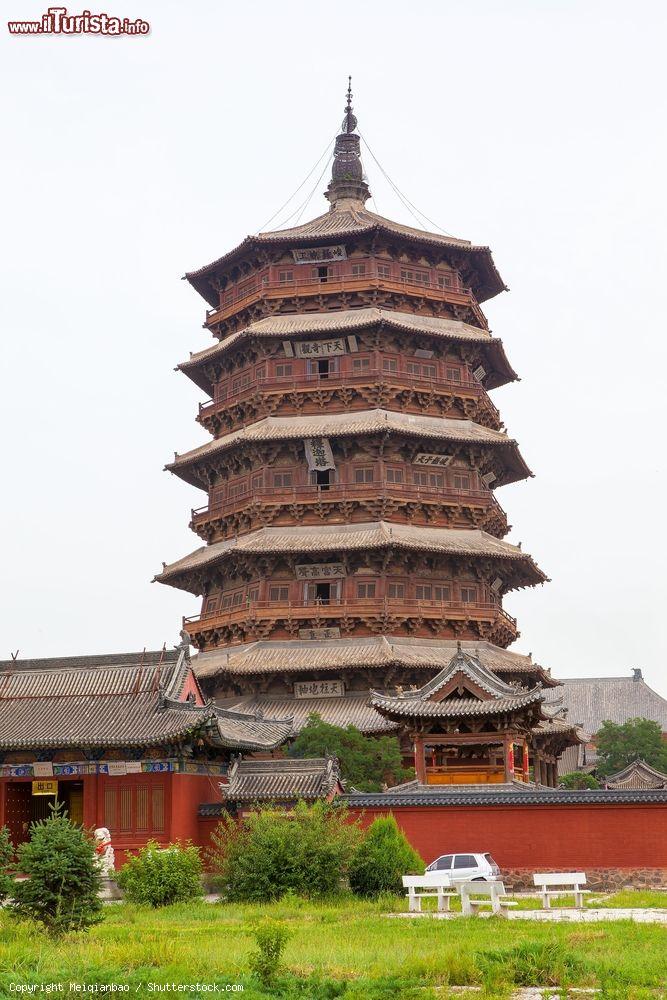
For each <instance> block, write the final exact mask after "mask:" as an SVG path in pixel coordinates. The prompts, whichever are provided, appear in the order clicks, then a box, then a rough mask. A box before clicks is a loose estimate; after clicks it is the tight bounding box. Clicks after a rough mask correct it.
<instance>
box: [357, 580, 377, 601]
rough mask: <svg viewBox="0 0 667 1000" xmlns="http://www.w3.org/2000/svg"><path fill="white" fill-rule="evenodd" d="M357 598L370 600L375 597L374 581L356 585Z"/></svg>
mask: <svg viewBox="0 0 667 1000" xmlns="http://www.w3.org/2000/svg"><path fill="white" fill-rule="evenodd" d="M357 597H359V598H367V599H368V598H371V597H375V581H374V580H366V581H364V582H363V583H358V584H357Z"/></svg>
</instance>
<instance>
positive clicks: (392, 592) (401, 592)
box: [387, 582, 405, 601]
mask: <svg viewBox="0 0 667 1000" xmlns="http://www.w3.org/2000/svg"><path fill="white" fill-rule="evenodd" d="M387 596H388V597H392V598H394V600H399V601H402V600H404V599H405V584H404V583H400V582H394V583H390V584H389V587H388V588H387Z"/></svg>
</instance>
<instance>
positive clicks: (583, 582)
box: [0, 0, 667, 695]
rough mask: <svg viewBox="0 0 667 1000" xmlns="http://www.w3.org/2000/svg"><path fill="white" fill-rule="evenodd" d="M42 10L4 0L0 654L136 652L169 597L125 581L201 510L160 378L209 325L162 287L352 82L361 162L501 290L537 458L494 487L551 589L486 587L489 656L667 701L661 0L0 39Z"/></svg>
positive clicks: (162, 620) (153, 19)
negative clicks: (501, 647) (492, 596)
mask: <svg viewBox="0 0 667 1000" xmlns="http://www.w3.org/2000/svg"><path fill="white" fill-rule="evenodd" d="M46 6H47V5H46V3H43V4H42V3H40V0H34V2H33V0H31V2H25V0H11V2H6V0H3V17H2V21H1V22H0V32H1V33H2V35H1V37H2V52H1V53H0V67H1V68H0V72H2V74H3V76H4V80H3V93H4V95H5V98H6V105H5V109H4V113H3V117H2V130H3V139H4V143H3V146H4V155H3V156H2V161H1V169H2V172H3V174H4V178H3V187H2V190H3V192H4V197H3V212H2V230H3V237H4V238H3V239H2V256H3V261H2V269H1V273H2V284H3V288H2V295H1V297H0V308H1V309H2V335H3V346H2V361H3V365H2V369H3V370H2V386H1V392H0V407H1V408H2V424H1V426H2V458H3V461H2V471H3V474H4V475H3V488H2V491H1V494H0V503H1V505H2V514H1V524H2V534H3V542H2V571H3V572H2V596H1V601H0V608H1V611H0V616H1V621H0V658H4V657H7V656H9V653H10V651H16V650H17V649H19V650H20V655H21V656H22V657H32V656H62V655H73V654H81V653H102V652H112V651H127V650H134V649H141V648H143V647H144V646H146V647H147V648H156V647H159V646H160V645H161V644H162V643H163V642H164V641H166V642H167V643H169V644H171V643H174V642H176V641H177V640H178V630H179V627H180V616H181V615H182V614H194V613H196V612H197V610H198V601H197V599H195V598H194V597H192V596H191V595H188V594H184V593H181V592H179V591H176V590H173V589H171V588H168V587H163V586H160V585H158V584H152V583H151V582H150V581H151V577H152V576H153V574H154V573H155V572H156V571H158V570H159V569H160V565H161V561H162V560H165V561H167V562H169V561H172V560H174V559H176V558H178V557H179V556H181V555H184V554H185V553H186V552H188V551H190V550H192V549H194V548H196V547H197V545H198V544H199V541H198V539H197V537H196V536H195V535H193V534H192V533H191V532H190V530H189V529H188V527H187V524H188V520H189V512H190V508H191V507H198V506H200V505H201V504H202V503H204V502H205V501H204V497H203V494H202V493H200V491H198V490H195V489H194V488H192V487H190V486H187V485H186V484H184V483H182V482H180V481H179V480H178V479H176V478H174V477H172V476H170V475H169V474H168V473H164V472H162V471H161V470H162V466H163V464H164V463H165V462H166V461H168V460H169V459H170V458H171V457H172V456H173V452H174V451H175V450H177V451H185V450H187V449H188V448H190V447H193V446H195V445H196V444H198V443H200V442H202V441H203V440H205V439H207V436H206V435H205V433H204V432H203V431H202V430H201V428H199V426H198V425H197V424H196V423H195V422H194V416H195V413H196V408H197V402H198V400H199V399H201V398H203V397H202V394H201V393H200V392H199V390H197V389H196V387H195V386H194V385H193V384H191V383H190V382H189V381H188V379H186V378H185V376H183V375H180V374H176V373H174V371H173V368H174V366H175V365H176V364H177V363H178V362H179V361H181V360H183V359H184V358H186V357H187V355H188V352H189V351H191V350H192V351H194V350H200V349H202V348H203V347H206V346H208V344H209V343H210V342H211V341H210V338H209V337H208V335H207V334H206V333H205V331H204V330H202V328H201V324H202V322H203V319H204V309H205V303H204V301H203V300H202V299H200V298H199V296H198V295H197V294H196V293H195V292H194V290H193V289H192V288H191V287H190V286H189V285H188V284H187V283H186V282H183V281H181V280H180V277H181V275H182V274H183V273H184V272H185V271H186V270H191V269H193V268H196V267H198V266H201V265H203V264H205V263H208V262H209V261H211V260H213V259H214V258H216V257H218V256H220V255H221V254H222V253H223V252H225V251H227V250H229V249H231V248H232V247H233V246H234V245H235V244H236V243H238V242H239V241H240V240H241V239H242V238H243V237H244V236H245V235H246V234H247V233H250V232H254V231H256V230H258V229H259V228H260V227H261V226H262V225H263V224H264V223H265V222H266V220H267V219H269V217H270V216H271V215H272V214H273V213H274V212H275V211H276V209H277V208H278V207H279V206H280V205H281V204H282V203H283V202H284V201H285V199H286V198H287V197H288V196H289V194H290V193H291V192H292V191H293V190H294V188H296V186H297V185H298V184H299V183H300V181H302V180H303V178H304V176H305V175H306V174H307V173H308V171H309V170H310V169H311V167H312V166H313V164H314V163H315V161H316V160H317V158H318V157H319V155H320V153H321V152H322V151H323V149H324V148H325V146H326V144H327V142H328V141H329V140H330V139H331V138H332V137H333V135H334V134H335V133H336V131H338V128H339V125H340V121H341V118H342V111H343V107H344V92H345V88H346V84H347V74H348V73H351V74H352V75H353V86H354V95H355V99H354V105H355V112H356V114H357V115H358V118H359V128H360V131H361V132H362V134H363V135H364V136H365V138H366V139H367V140H368V142H369V144H370V146H371V148H372V149H373V151H374V153H375V155H376V156H377V157H378V159H379V161H380V163H381V164H382V166H383V167H384V169H385V170H386V171H387V173H388V174H389V175H390V177H391V178H392V179H393V180H394V182H395V183H396V184H397V185H398V187H399V188H400V189H401V190H402V191H403V192H404V193H405V194H406V195H407V196H408V198H409V199H410V200H411V201H412V202H414V203H415V205H416V206H418V208H419V209H420V210H421V211H422V212H424V213H426V215H427V216H429V217H430V218H431V219H433V220H435V222H436V223H437V224H438V225H439V226H440V227H442V228H444V229H445V230H447V231H448V232H449V233H452V234H454V235H456V236H460V237H464V238H467V239H471V240H473V241H474V242H476V243H482V244H488V245H489V246H491V248H492V250H493V253H494V256H495V260H496V264H497V265H498V267H499V269H500V272H501V274H502V275H503V277H504V279H505V281H506V283H507V284H508V286H509V287H510V292H509V294H507V293H505V294H503V295H500V296H498V298H497V299H495V300H493V301H491V302H489V303H487V304H486V305H485V307H484V308H485V310H486V312H487V315H488V317H489V322H490V325H491V328H492V330H493V332H494V334H495V335H496V336H498V337H501V338H502V339H503V341H504V343H505V347H506V350H507V353H508V355H509V358H510V361H511V362H512V364H513V365H514V367H515V369H516V370H517V371H518V373H519V375H520V376H521V382H518V383H514V384H512V385H510V386H507V387H504V388H502V389H500V390H497V391H495V392H494V393H493V397H494V400H495V402H496V404H497V405H498V406H499V407H500V409H501V411H502V415H503V418H504V420H505V423H506V425H507V429H508V432H509V433H510V435H511V436H512V437H515V438H516V439H517V440H518V441H519V443H520V445H521V448H522V452H523V455H524V457H525V458H526V460H527V462H528V464H529V465H530V467H531V468H532V469H533V471H534V473H535V478H534V479H531V480H529V481H527V482H524V483H519V484H516V485H514V486H510V487H506V488H504V489H503V490H500V491H499V494H498V496H499V500H500V502H501V504H502V505H503V506H504V507H505V509H506V510H507V511H508V514H509V518H510V522H511V523H512V524H513V525H514V529H513V531H512V533H511V534H510V535H509V536H508V537H509V539H510V540H511V541H514V542H517V541H521V542H522V543H523V547H524V549H525V550H527V551H529V552H530V553H531V554H533V555H534V556H535V558H536V559H537V561H538V563H539V564H540V565H541V567H542V568H543V569H544V570H545V572H546V573H547V574H548V575H549V576H550V577H551V579H552V582H551V583H549V584H547V585H545V586H544V587H538V588H535V589H533V590H527V591H525V592H521V593H519V594H515V595H512V596H510V597H509V598H508V599H507V602H506V606H507V608H508V610H509V611H510V612H511V613H512V614H515V615H517V616H518V618H519V625H520V628H521V632H522V635H521V638H520V639H519V641H518V643H517V649H520V650H522V651H524V652H527V651H532V652H533V655H534V657H535V658H536V659H538V660H539V661H540V662H541V663H543V664H544V665H546V666H550V667H551V668H552V669H553V671H554V673H555V674H556V675H560V676H586V675H610V674H627V673H628V672H629V671H630V668H631V667H642V668H643V670H644V675H645V677H646V678H647V679H648V681H649V683H651V684H652V685H653V686H654V687H656V688H657V689H658V690H660V691H661V692H662V693H663V694H665V695H667V674H666V671H665V664H666V661H667V656H666V653H667V642H666V639H665V625H664V623H665V554H666V553H665V541H664V538H665V530H664V527H663V521H662V517H663V511H664V505H665V486H666V478H667V477H666V474H665V444H664V439H665V433H664V423H665V409H664V408H665V363H666V361H667V359H666V357H665V353H666V352H665V336H664V318H663V315H662V310H663V298H664V296H663V287H664V274H665V266H666V260H665V239H664V230H665V223H666V221H667V219H666V212H665V193H664V189H665V177H667V164H666V163H665V134H664V125H665V83H666V79H665V69H664V65H665V58H664V37H665V34H664V32H665V23H664V20H665V15H664V12H665V5H664V4H662V3H660V2H655V3H650V2H639V3H637V2H635V3H634V4H628V3H627V2H622V3H621V2H617V0H611V2H610V0H606V2H597V0H589V2H586V0H571V2H569V0H561V2H546V0H545V2H540V0H533V2H528V0H505V2H500V0H494V2H491V0H487V2H484V0H477V2H475V3H472V2H469V0H461V2H448V0H433V2H429V0H422V2H421V3H419V4H406V3H405V2H400V3H397V2H393V0H382V2H377V0H373V2H366V3H357V4H339V5H338V4H328V3H327V4H324V3H318V2H313V0H311V2H293V0H292V2H291V0H281V2H280V3H277V2H267V0H255V2H253V0H246V2H244V3H239V4H234V3H231V2H229V0H227V2H217V3H214V2H199V3H191V4H186V3H171V2H164V0H161V2H159V3H156V2H153V0H109V3H108V4H105V5H104V9H105V10H106V11H107V12H108V13H110V14H118V15H122V16H127V17H130V18H136V17H141V18H143V19H145V20H147V21H149V22H150V25H151V31H150V34H149V35H147V36H145V37H132V38H120V39H119V38H101V37H92V36H61V37H50V38H49V37H41V38H35V37H28V38H17V37H15V36H9V34H8V33H7V32H6V25H5V22H6V21H7V20H8V19H26V18H34V19H38V18H39V17H40V16H41V14H42V13H43V11H44V10H45V9H46ZM87 6H88V7H89V9H91V10H93V12H96V11H97V7H96V6H95V3H94V2H93V3H89V4H88V5H87ZM79 9H80V8H79V7H78V6H77V7H76V8H75V7H74V6H72V7H71V8H70V12H75V11H76V12H78V11H79ZM365 167H366V171H367V174H368V177H369V181H370V184H371V188H372V191H373V194H374V196H375V207H376V208H377V210H378V211H379V212H380V213H381V214H383V215H388V216H391V217H392V218H395V219H397V220H400V221H403V222H407V223H413V224H414V220H413V219H412V218H411V216H410V214H409V213H408V212H407V211H406V209H405V208H404V207H403V205H402V204H401V203H400V201H399V200H398V199H397V198H396V197H395V195H394V194H393V193H392V192H391V189H390V187H389V185H388V184H387V182H386V181H385V180H384V178H383V177H382V175H381V173H380V171H379V170H378V168H377V167H376V165H375V163H374V162H373V161H372V160H370V158H369V157H368V156H367V155H366V157H365ZM316 179H317V172H316V174H314V175H313V178H311V180H310V181H309V182H308V185H306V186H305V187H304V188H303V190H302V192H301V194H300V196H299V199H297V202H296V203H295V206H294V207H296V204H297V203H298V202H299V201H301V200H303V197H304V196H305V194H307V193H308V191H309V190H310V188H311V187H312V186H313V183H314V181H315V180H316ZM326 180H327V178H326V177H325V178H323V179H322V181H321V182H320V184H319V186H318V188H317V190H316V192H315V193H314V195H313V198H312V200H311V202H310V204H309V205H308V207H307V209H306V210H305V212H304V214H303V216H302V221H305V220H306V219H307V218H308V217H313V216H315V215H318V214H320V213H321V212H323V211H324V210H325V208H326V207H327V203H326V202H325V201H324V199H323V197H322V194H321V192H322V191H323V190H324V188H325V186H326ZM370 207H371V208H373V207H374V206H373V205H371V206H370ZM280 221H281V220H280V217H278V218H277V219H276V223H277V222H280ZM274 227H275V223H274Z"/></svg>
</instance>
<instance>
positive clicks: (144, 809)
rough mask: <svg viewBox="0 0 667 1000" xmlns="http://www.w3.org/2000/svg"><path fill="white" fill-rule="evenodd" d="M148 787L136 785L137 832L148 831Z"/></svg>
mask: <svg viewBox="0 0 667 1000" xmlns="http://www.w3.org/2000/svg"><path fill="white" fill-rule="evenodd" d="M149 798H150V796H149V789H148V785H137V830H148V800H149Z"/></svg>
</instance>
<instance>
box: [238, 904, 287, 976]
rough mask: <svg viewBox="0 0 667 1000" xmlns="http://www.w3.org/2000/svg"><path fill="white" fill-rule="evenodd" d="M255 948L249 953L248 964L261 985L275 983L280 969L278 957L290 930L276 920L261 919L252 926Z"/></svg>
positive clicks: (280, 955)
mask: <svg viewBox="0 0 667 1000" xmlns="http://www.w3.org/2000/svg"><path fill="white" fill-rule="evenodd" d="M252 933H253V937H254V938H255V942H256V943H257V950H256V951H253V952H251V953H250V957H249V959H248V965H249V966H250V971H251V972H252V973H253V974H254V975H255V976H257V978H258V979H259V981H260V983H261V984H262V986H266V987H270V986H273V984H274V983H275V981H276V979H277V977H278V972H279V971H280V964H281V963H280V959H281V957H282V953H283V951H284V950H285V945H286V944H287V942H288V940H289V938H290V937H291V932H290V931H289V930H288V928H287V927H286V926H285V924H282V923H280V921H278V920H270V919H266V920H262V921H261V922H260V923H258V924H256V925H255V927H254V928H253V931H252Z"/></svg>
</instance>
